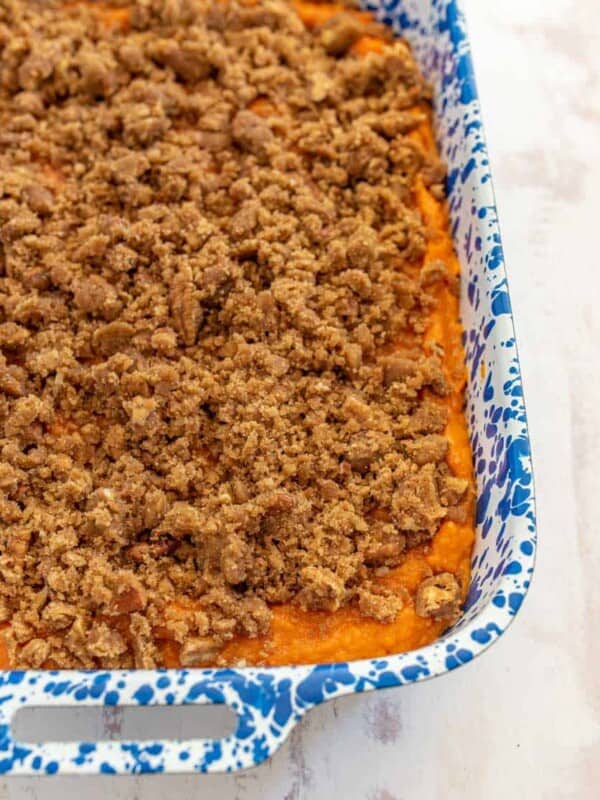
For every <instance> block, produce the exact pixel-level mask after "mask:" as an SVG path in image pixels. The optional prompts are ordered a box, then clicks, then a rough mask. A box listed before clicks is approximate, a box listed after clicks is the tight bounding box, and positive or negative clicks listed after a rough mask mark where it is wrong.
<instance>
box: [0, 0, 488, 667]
mask: <svg viewBox="0 0 600 800" xmlns="http://www.w3.org/2000/svg"><path fill="white" fill-rule="evenodd" d="M350 6H351V4H347V5H346V6H345V5H342V4H338V5H331V4H319V3H307V2H296V3H290V2H286V1H285V0H266V1H265V2H260V3H257V2H248V1H247V0H246V1H245V2H244V1H243V0H237V2H236V1H235V0H225V1H223V0H136V2H134V3H132V2H129V3H127V2H112V3H110V4H107V3H99V2H81V1H80V2H77V0H75V1H69V2H58V1H57V0H3V2H2V3H0V621H1V622H2V624H3V628H2V637H3V640H4V643H5V650H4V652H3V653H2V664H3V665H4V666H6V665H8V664H10V665H11V666H14V667H36V668H37V667H60V668H71V667H76V668H93V667H102V668H116V667H144V668H149V667H154V666H165V665H166V666H175V665H184V666H206V665H213V664H222V665H226V664H244V663H252V664H280V663H294V662H302V661H328V660H342V659H344V660H345V659H349V658H356V657H364V656H375V655H379V654H384V653H390V652H400V651H401V650H406V649H410V648H413V647H417V646H420V645H422V644H426V643H428V642H430V641H432V640H434V639H435V638H436V637H437V636H438V635H439V634H440V633H441V632H442V631H443V630H444V629H446V628H447V627H448V626H449V625H450V624H451V623H452V622H453V621H455V619H456V618H457V615H458V613H459V610H460V607H461V603H462V602H463V600H464V597H465V594H466V591H467V588H468V581H469V560H470V554H471V547H472V542H473V538H474V528H473V524H474V523H473V496H474V493H473V482H472V466H471V453H470V448H469V444H468V438H467V432H466V423H465V419H464V414H463V404H464V385H465V366H464V359H463V352H462V346H461V329H460V324H459V320H458V298H457V293H458V263H457V261H456V258H455V255H454V251H453V247H452V241H451V237H450V233H449V223H448V217H447V211H446V206H445V203H444V169H443V166H442V164H441V163H440V160H439V158H438V155H437V152H436V147H435V142H434V137H433V133H432V114H431V96H430V94H431V93H430V89H429V87H428V85H427V84H426V82H425V81H424V80H423V77H422V76H421V74H420V72H419V69H418V68H417V66H416V63H415V61H414V59H413V57H412V55H411V53H410V50H409V48H408V46H407V45H406V43H405V42H403V41H402V40H397V39H393V38H392V37H391V35H390V34H389V32H388V31H387V30H386V29H385V28H384V27H383V26H379V25H378V24H377V23H375V22H374V21H373V19H372V17H371V16H370V15H369V14H366V13H364V12H360V11H357V10H355V9H353V8H352V7H350Z"/></svg>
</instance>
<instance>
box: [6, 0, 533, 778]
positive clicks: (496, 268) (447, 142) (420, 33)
mask: <svg viewBox="0 0 600 800" xmlns="http://www.w3.org/2000/svg"><path fill="white" fill-rule="evenodd" d="M365 5H366V6H367V7H368V8H370V9H373V10H375V11H376V12H377V14H378V16H379V18H380V19H381V20H382V21H383V22H385V23H386V24H389V25H391V26H393V27H394V29H395V30H397V31H398V32H399V33H402V35H404V36H406V37H407V38H408V39H409V41H410V42H411V44H412V46H413V49H414V52H415V55H416V57H417V59H418V61H419V63H420V65H421V68H422V69H423V71H424V73H425V75H426V76H427V78H428V79H429V80H430V81H431V83H432V84H433V86H434V90H435V108H436V114H437V135H438V141H439V145H440V152H441V155H442V158H443V159H445V161H446V163H447V165H448V196H449V204H450V210H451V218H452V233H453V237H454V241H455V246H456V250H457V253H458V257H459V260H460V262H461V266H462V289H461V310H462V322H463V326H464V329H465V348H466V354H467V366H468V372H469V385H468V401H467V420H468V423H469V427H470V434H471V442H472V447H473V454H474V461H475V472H476V476H477V489H478V498H479V499H478V505H477V542H476V546H475V550H474V553H473V576H472V584H471V588H470V592H469V596H468V598H467V602H466V607H465V612H464V614H463V617H462V618H461V619H460V620H459V622H458V623H457V624H456V625H455V626H454V627H453V628H452V629H451V630H450V631H449V632H448V633H447V634H446V635H445V636H444V637H443V638H441V639H440V640H438V641H437V642H435V643H434V644H432V645H429V646H427V647H424V648H421V649H420V650H414V651H411V652H408V653H403V654H399V655H395V656H390V657H386V658H377V659H370V660H363V661H354V662H349V663H335V664H318V665H308V666H298V667H274V668H244V669H205V670H199V669H198V670H155V671H143V670H136V671H101V672H100V671H98V672H76V671H5V672H2V673H0V684H1V690H0V772H2V773H11V774H21V775H22V774H44V773H46V774H54V773H58V772H60V773H63V774H72V773H79V774H97V773H140V772H220V771H232V770H236V769H242V768H247V767H250V766H254V765H256V764H259V763H260V762H261V761H263V760H264V759H266V758H268V757H269V756H270V755H271V754H272V753H273V752H275V750H276V749H277V748H278V747H279V745H280V744H281V743H282V742H283V741H284V740H285V738H286V737H287V735H288V734H289V732H290V731H291V729H292V727H293V726H294V725H295V724H296V722H298V721H299V720H300V719H301V718H302V716H303V715H304V714H305V713H306V712H307V711H308V710H309V709H310V708H312V707H313V706H315V705H317V704H318V703H320V702H322V701H324V700H328V699H331V698H334V697H338V696H340V695H344V694H349V693H352V692H362V691H366V690H371V689H379V688H385V687H390V686H400V685H405V684H409V683H413V682H416V681H420V680H424V679H426V678H430V677H435V676H437V675H441V674H443V673H444V672H448V671H450V670H452V669H455V668H456V667H458V666H460V665H461V664H464V663H466V662H468V661H471V660H472V659H473V657H474V656H476V655H478V654H479V653H481V652H482V651H483V650H485V649H486V648H487V647H489V645H490V644H491V643H492V642H493V641H495V640H496V639H497V638H498V637H499V636H500V635H501V634H502V633H503V632H504V631H505V630H506V628H507V627H508V625H509V624H510V622H511V620H512V618H513V617H514V616H515V614H516V613H517V611H518V610H519V607H520V605H521V603H522V601H523V598H524V596H525V594H526V592H527V589H528V586H529V582H530V580H531V574H532V571H533V564H534V556H535V515H534V494H533V476H532V469H531V461H530V452H529V438H528V432H527V420H526V415H525V406H524V401H523V392H522V384H521V375H520V367H519V360H518V355H517V350H516V343H515V335H514V329H513V322H512V315H511V306H510V300H509V294H508V287H507V280H506V274H505V271H504V262H503V253H502V245H501V240H500V233H499V229H498V223H497V218H496V209H495V203H494V195H493V189H492V183H491V177H490V172H489V164H488V159H487V154H486V147H485V140H484V135H483V126H482V121H481V116H480V110H479V104H478V100H477V92H476V87H475V82H474V76H473V68H472V63H471V56H470V52H469V44H468V39H467V35H466V31H465V23H464V18H463V15H462V12H461V10H460V7H459V5H458V3H457V2H456V0H385V1H382V2H376V0H369V2H367V3H366V4H365ZM206 703H221V704H222V703H225V704H227V705H228V706H229V707H231V708H232V709H233V711H234V712H235V713H236V715H237V718H238V724H237V728H236V731H235V733H234V734H233V735H231V736H229V737H227V738H225V739H221V740H207V739H194V740H189V741H152V742H150V741H145V742H125V741H110V742H109V741H103V742H95V743H94V742H62V743H57V742H43V743H39V744H24V743H19V742H17V741H15V739H14V738H13V736H12V734H11V729H10V724H11V719H12V718H13V716H14V715H15V713H16V712H17V711H18V710H19V709H21V708H23V707H25V706H31V707H33V706H37V707H52V706H55V707H57V706H79V707H82V706H86V705H87V706H102V705H122V706H128V705H156V706H160V705H183V704H206Z"/></svg>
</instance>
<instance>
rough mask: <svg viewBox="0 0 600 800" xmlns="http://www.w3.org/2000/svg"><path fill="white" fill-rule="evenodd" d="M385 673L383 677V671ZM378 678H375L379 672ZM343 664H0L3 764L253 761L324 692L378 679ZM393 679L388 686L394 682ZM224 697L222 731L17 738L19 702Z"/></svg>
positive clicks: (96, 768) (204, 765)
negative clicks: (71, 667)
mask: <svg viewBox="0 0 600 800" xmlns="http://www.w3.org/2000/svg"><path fill="white" fill-rule="evenodd" d="M379 677H381V676H379ZM377 683H379V681H377ZM370 684H371V682H370V681H368V680H363V679H361V678H360V677H359V676H357V675H356V673H354V672H351V671H350V670H349V668H348V665H347V664H333V665H318V666H314V667H279V668H276V669H260V670H259V669H254V668H252V669H236V670H234V669H226V670H225V669H224V670H213V669H211V670H198V669H197V670H153V671H146V670H137V671H110V672H108V671H107V672H71V671H69V672H64V671H56V672H55V671H52V672H49V671H43V672H42V671H35V672H34V671H10V672H2V673H0V773H3V774H12V775H32V774H38V775H39V774H55V773H60V774H63V775H64V774H88V775H90V774H101V773H114V774H126V773H153V772H165V773H178V772H179V773H182V772H183V773H189V772H231V771H234V770H239V769H246V768H248V767H252V766H256V765H258V764H260V763H261V762H262V761H264V760H265V759H267V758H269V757H270V756H271V755H273V753H274V752H275V751H276V750H277V749H278V748H279V747H280V745H281V744H282V743H283V742H284V741H285V739H286V738H287V736H288V735H289V733H290V732H291V730H292V728H293V727H294V725H295V724H296V723H297V722H299V721H300V720H301V719H302V717H303V716H304V714H305V713H306V712H307V711H309V710H310V709H311V708H313V707H314V706H315V705H317V704H319V703H321V702H323V701H324V700H327V699H331V698H333V697H336V696H339V695H342V694H347V693H349V692H353V691H362V690H363V689H367V688H375V687H374V686H372V685H370ZM389 685H392V684H391V683H390V684H389ZM191 704H196V705H202V704H204V705H205V704H226V705H227V706H228V707H229V708H230V709H231V710H232V711H233V712H234V713H235V715H236V717H237V725H236V728H235V731H234V732H233V733H232V734H231V735H230V736H226V737H224V738H222V739H189V740H185V741H184V740H173V739H168V740H167V739H164V740H163V739H159V740H156V741H154V740H152V741H147V740H145V741H139V740H138V741H124V740H118V741H115V740H111V741H107V740H102V741H87V742H72V741H69V742H64V741H63V742H56V741H52V730H47V731H43V734H44V737H43V738H44V741H39V742H35V743H28V742H20V741H17V740H16V739H15V738H14V737H13V733H12V731H11V723H12V722H13V721H14V716H15V714H16V713H17V712H18V711H19V710H20V709H22V708H27V707H37V708H52V707H57V708H58V707H65V706H67V707H78V708H82V707H86V706H87V707H90V706H92V707H93V706H120V707H128V706H186V705H191Z"/></svg>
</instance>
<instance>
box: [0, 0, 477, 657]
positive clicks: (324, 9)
mask: <svg viewBox="0 0 600 800" xmlns="http://www.w3.org/2000/svg"><path fill="white" fill-rule="evenodd" d="M76 2H77V0H75V3H76ZM75 3H68V4H66V7H68V5H75ZM247 4H248V5H253V4H254V0H249V2H248V3H247ZM292 4H293V6H294V8H295V9H296V11H297V13H298V14H299V16H300V17H301V19H302V20H303V22H304V23H305V24H306V25H307V26H308V27H318V26H320V25H322V24H324V23H325V22H327V20H329V19H330V18H331V17H333V16H335V15H336V14H338V13H340V12H341V11H342V10H347V9H345V8H344V7H343V6H342V5H340V4H335V3H331V4H323V3H310V2H304V0H293V3H292ZM94 7H95V10H96V11H97V13H98V15H99V17H100V19H101V20H102V21H103V23H104V24H106V25H109V26H111V27H119V28H121V29H123V30H126V29H127V27H128V20H129V14H128V11H127V9H123V8H118V9H115V8H110V7H109V6H107V5H104V4H100V3H98V4H95V6H94ZM350 13H353V14H354V15H355V16H356V17H357V18H358V19H359V20H360V21H361V22H363V23H365V24H367V23H369V22H371V21H372V15H371V14H370V13H368V12H358V11H356V12H350ZM384 47H385V42H384V41H383V40H382V39H380V38H378V37H376V36H372V35H370V34H369V35H365V36H363V37H361V38H360V39H359V40H358V41H356V42H355V43H354V45H353V46H352V50H353V52H355V53H356V54H359V55H365V54H367V53H370V52H380V51H381V50H382V49H383V48H384ZM251 108H252V110H253V111H254V112H255V113H257V114H264V115H265V116H267V115H272V114H274V113H276V112H277V109H275V108H274V107H273V106H272V105H271V104H270V103H269V102H268V101H265V100H263V99H258V100H255V101H254V103H253V104H252V106H251ZM417 110H418V112H419V113H420V114H421V115H423V113H425V116H426V121H425V122H422V123H421V124H420V125H419V126H418V127H417V128H416V129H415V130H414V132H413V133H412V134H411V136H412V137H413V139H414V141H415V142H416V143H417V144H418V145H419V146H420V147H421V148H423V150H424V151H427V152H432V151H435V149H436V144H435V137H434V132H433V121H432V118H431V112H430V111H429V110H428V109H425V108H421V109H416V111H417ZM41 168H42V170H43V171H44V173H45V176H46V178H47V180H52V182H55V183H59V182H60V176H59V175H57V174H55V173H54V171H51V170H48V169H45V167H44V166H42V167H41ZM414 199H415V203H416V205H417V207H418V208H419V210H420V211H421V213H422V215H423V218H424V220H425V222H426V224H427V227H428V231H429V240H428V245H427V252H426V255H425V263H427V262H429V261H433V260H437V259H442V260H443V261H444V262H445V263H446V264H447V265H448V268H449V270H450V271H451V272H452V273H453V274H454V275H458V274H459V272H460V267H459V263H458V260H457V258H456V254H455V252H454V246H453V242H452V239H451V236H450V230H449V216H448V210H447V206H446V203H445V202H440V201H439V200H437V199H436V198H435V197H434V196H433V195H432V194H431V193H430V192H429V191H428V189H427V188H426V187H425V186H424V184H423V183H422V181H421V180H420V179H418V180H417V183H416V185H415V186H414ZM461 333H462V328H461V325H460V322H459V303H458V298H457V296H456V294H455V293H454V292H453V291H452V290H451V289H450V288H449V287H448V286H447V285H446V284H443V285H441V286H440V288H438V289H437V303H436V305H435V307H434V310H433V311H432V312H431V315H430V318H429V325H428V330H427V334H426V337H425V340H426V347H427V346H431V345H433V344H434V343H437V344H440V345H442V347H443V349H444V350H443V352H444V369H445V371H446V375H447V378H448V380H449V383H450V386H451V387H452V392H451V394H449V395H448V396H447V397H446V398H444V399H443V400H438V401H437V402H441V403H445V404H446V405H447V407H448V411H449V420H448V425H447V428H446V436H447V437H448V440H449V445H450V446H449V451H448V455H447V461H448V464H449V466H450V467H451V469H452V471H453V472H454V474H455V475H457V476H458V477H462V478H467V479H468V480H469V481H472V480H473V467H472V455H471V448H470V444H469V437H468V432H467V425H466V420H465V416H464V412H463V407H464V391H465V384H466V368H465V360H464V351H463V347H462V342H461ZM397 349H400V343H398V345H397ZM65 424H66V425H68V422H67V421H65ZM470 511H471V513H469V515H468V519H469V521H468V522H466V523H463V524H458V523H456V522H451V521H446V522H444V523H443V524H442V525H441V526H440V529H439V531H438V532H437V534H436V535H435V536H434V538H433V540H432V542H431V543H430V544H429V545H427V546H424V547H420V548H415V549H413V550H412V551H409V552H408V554H407V556H406V559H405V561H404V562H403V564H402V565H401V566H399V567H397V568H396V569H393V570H390V571H389V572H388V573H387V574H386V575H385V576H382V577H379V578H378V579H377V580H378V581H379V582H380V583H381V585H384V586H387V587H389V588H391V589H394V590H396V591H398V592H402V594H403V596H405V597H406V602H405V605H404V608H403V609H402V611H401V612H400V614H399V615H398V617H397V618H396V620H395V621H394V622H392V623H387V624H383V623H380V622H376V621H374V620H371V619H366V618H365V617H364V616H362V615H361V613H360V612H359V610H358V609H357V608H355V607H346V608H342V609H340V610H338V611H336V612H322V611H303V610H302V609H300V608H298V607H296V606H292V605H287V604H286V605H280V606H276V607H274V608H273V609H272V612H273V617H272V624H271V628H270V630H269V632H268V634H267V635H265V636H261V637H258V638H254V639H251V638H247V637H241V636H238V637H236V638H234V639H233V640H232V641H231V642H229V643H228V644H227V645H226V646H225V647H224V648H223V649H222V650H221V653H220V654H219V662H220V663H247V664H261V665H268V666H276V665H283V664H301V663H307V662H325V663H326V662H332V661H341V660H344V661H345V660H352V659H359V658H370V657H375V656H383V655H387V654H392V653H400V652H405V651H408V650H412V649H415V648H418V647H422V646H424V645H426V644H429V643H430V642H432V641H434V640H435V639H436V638H437V637H438V636H440V635H441V634H442V633H443V631H444V628H445V627H446V625H447V621H444V620H436V619H433V618H430V617H428V618H426V617H420V616H418V615H417V613H416V611H415V607H414V602H413V600H412V597H413V596H414V593H415V591H416V589H417V587H418V585H419V583H420V582H421V581H422V580H423V579H424V578H426V577H427V576H428V575H430V574H431V571H432V570H433V571H434V572H436V573H439V572H451V573H453V574H455V575H456V576H457V578H458V579H459V581H460V584H461V586H462V587H463V599H464V596H465V595H466V592H467V589H468V586H469V579H470V561H471V551H472V548H473V543H474V540H475V530H474V524H473V522H472V519H473V513H472V511H473V509H472V508H471V509H470ZM198 607H199V606H198V604H193V603H190V602H187V601H186V602H177V603H173V604H172V605H171V607H170V609H169V610H170V613H171V614H176V615H181V617H182V618H185V616H186V615H188V614H190V613H192V612H193V611H194V610H195V609H197V608H198ZM123 611H126V609H123ZM123 622H125V618H124V619H123ZM112 624H114V620H113V623H112ZM124 632H125V630H124ZM155 633H156V636H157V640H158V641H159V642H160V645H161V648H162V654H163V658H164V661H165V665H166V666H168V667H178V666H180V661H179V649H180V646H179V645H178V644H177V643H176V642H175V641H173V640H172V639H171V638H169V636H170V635H169V631H168V630H167V628H158V629H156V630H155ZM9 666H10V664H9V659H8V654H7V650H6V647H5V645H4V642H3V641H2V637H1V636H0V668H3V669H6V668H8V667H9Z"/></svg>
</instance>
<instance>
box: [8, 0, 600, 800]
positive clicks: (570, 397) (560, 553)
mask: <svg viewBox="0 0 600 800" xmlns="http://www.w3.org/2000/svg"><path fill="white" fill-rule="evenodd" d="M465 5H466V9H467V13H468V15H469V20H470V29H471V37H472V40H473V46H474V51H475V53H474V55H475V62H476V69H477V73H478V78H479V85H480V93H481V97H482V104H483V111H484V117H485V122H486V127H487V133H488V137H489V140H490V141H489V144H490V150H491V156H492V163H493V169H494V175H495V182H496V189H497V193H498V205H499V210H500V216H501V222H502V225H503V233H504V245H505V249H506V258H507V264H508V269H509V274H510V278H511V293H512V298H513V306H514V313H515V318H516V322H517V328H518V335H519V341H520V345H521V356H522V366H523V370H524V381H525V388H526V390H527V400H528V408H529V416H530V425H531V434H532V438H533V455H534V465H535V468H536V479H537V494H538V516H539V536H540V549H539V557H538V570H537V575H536V579H535V581H534V584H533V588H532V590H531V594H530V596H529V598H528V600H527V601H526V605H525V608H524V610H523V612H522V614H521V615H520V616H519V618H518V619H517V621H516V623H515V625H514V627H513V628H512V630H511V631H510V632H509V633H508V634H507V636H506V637H505V638H504V639H503V640H502V641H501V642H500V643H499V644H498V645H497V646H496V647H494V648H492V650H491V651H490V652H489V653H488V654H485V655H484V656H482V657H481V658H480V659H478V660H477V661H475V662H474V663H473V664H471V665H468V666H466V667H463V668H461V669H460V670H458V671H457V672H455V673H452V674H449V675H447V676H444V677H442V678H440V679H437V680H434V681H432V682H430V683H425V684H422V685H416V686H411V687H406V688H402V689H399V690H390V691H388V692H386V693H384V692H379V693H376V694H373V695H370V696H363V697H350V698H348V699H345V700H341V701H339V702H337V703H336V704H329V705H325V706H323V707H320V708H318V709H316V710H314V711H313V712H311V714H310V715H309V716H308V717H307V719H306V720H305V722H304V723H303V724H302V725H301V726H300V727H298V728H297V729H296V730H295V732H294V733H293V734H292V737H291V739H290V741H289V742H288V743H287V744H286V745H284V747H283V748H282V749H281V750H280V751H279V753H278V754H277V755H276V756H275V757H274V759H273V760H272V761H271V762H269V763H267V764H266V765H263V766H262V767H259V768H258V769H255V770H253V771H251V772H248V773H245V774H242V775H239V776H236V777H231V776H210V777H203V776H200V777H195V776H194V777H175V778H163V777H148V778H123V779H102V778H96V779H89V780H85V781H84V780H81V779H68V778H57V779H54V780H52V779H51V780H50V781H49V780H44V779H40V778H36V779H28V780H25V779H13V780H11V781H5V782H3V783H2V784H0V797H9V798H19V799H20V798H26V797H27V798H42V797H43V798H44V800H46V798H47V799H48V800H54V798H56V799H57V800H58V798H61V800H62V798H65V800H70V798H75V797H79V796H80V795H81V793H82V791H83V792H85V793H86V795H87V797H88V798H89V800H96V798H100V797H103V796H104V794H105V793H110V794H111V795H112V797H114V798H115V799H116V800H119V799H120V798H134V797H136V798H140V800H142V799H143V800H151V799H152V800H154V798H157V800H158V798H162V797H164V796H165V795H168V796H170V797H172V798H173V800H179V798H186V800H187V798H191V797H195V796H197V795H198V796H202V798H203V800H204V798H206V800H213V798H215V799H216V798H240V800H246V798H247V799H248V800H254V798H256V799H257V800H258V798H268V799H269V800H270V799H271V798H273V800H275V799H277V800H280V799H281V800H283V798H286V800H305V799H308V798H310V800H313V799H314V800H320V798H329V797H332V796H335V797H338V796H339V797H347V798H361V799H362V798H365V800H408V799H409V798H410V799H411V800H412V798H417V797H418V798H425V799H426V800H428V799H429V798H432V799H435V800H437V798H443V800H454V798H461V799H462V798H466V800H471V798H473V800H475V798H477V800H479V798H481V797H485V798H487V800H495V799H496V798H498V799H499V800H500V799H502V800H504V798H507V797H513V796H514V797H531V798H534V799H535V800H537V798H551V800H555V798H556V800H562V799H563V798H577V800H579V799H580V798H582V799H583V800H587V798H593V797H594V798H595V797H596V796H597V787H598V786H599V785H600V670H599V669H598V666H599V664H600V648H599V647H598V637H597V635H594V634H593V628H594V622H593V620H596V623H595V625H596V627H597V620H598V619H599V618H600V589H599V586H600V585H599V584H598V583H597V582H596V581H594V574H595V570H596V569H598V567H600V539H599V538H598V532H599V531H598V523H597V519H596V514H595V512H596V511H600V500H599V499H598V497H599V493H600V492H599V489H598V481H597V469H596V460H597V458H598V457H599V456H600V421H599V420H598V415H597V413H596V411H597V409H598V408H599V407H600V381H599V380H598V379H597V378H596V377H595V374H594V372H595V370H594V367H595V366H596V363H595V362H597V358H598V354H599V352H598V351H599V350H600V346H599V345H598V342H599V341H600V317H599V316H598V315H597V314H595V313H594V311H595V307H594V295H596V296H597V295H598V292H599V290H600V277H599V275H598V268H597V264H596V263H595V257H594V247H593V244H592V245H591V246H590V244H589V243H588V242H589V240H590V235H589V233H588V232H589V231H592V232H593V231H594V228H595V226H597V225H598V224H599V223H598V222H597V218H598V215H599V212H600V202H599V201H598V198H597V191H596V185H597V184H598V183H599V181H600V137H599V136H598V131H599V126H600V114H599V113H598V108H600V55H599V53H600V24H599V23H598V20H597V9H596V3H595V2H593V0H504V2H503V3H501V4H499V3H498V4H492V3H489V2H485V3H482V2H480V0H465ZM596 260H597V256H596ZM515 720H519V722H518V723H515ZM119 723H120V721H119V718H118V712H116V716H115V718H114V719H111V720H107V722H106V724H107V726H108V727H109V728H112V729H113V730H117V729H118V728H119ZM44 728H45V730H42V729H41V728H40V733H41V734H42V735H44V734H45V735H46V736H47V735H48V733H49V731H48V723H47V724H46V725H45V726H44Z"/></svg>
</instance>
